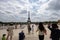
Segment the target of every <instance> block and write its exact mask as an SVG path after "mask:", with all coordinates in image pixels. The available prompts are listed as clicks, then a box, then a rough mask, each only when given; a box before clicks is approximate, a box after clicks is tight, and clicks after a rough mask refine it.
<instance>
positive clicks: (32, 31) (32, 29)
mask: <svg viewBox="0 0 60 40" xmlns="http://www.w3.org/2000/svg"><path fill="white" fill-rule="evenodd" d="M31 30H32V34H33V33H34V25H32V28H31Z"/></svg>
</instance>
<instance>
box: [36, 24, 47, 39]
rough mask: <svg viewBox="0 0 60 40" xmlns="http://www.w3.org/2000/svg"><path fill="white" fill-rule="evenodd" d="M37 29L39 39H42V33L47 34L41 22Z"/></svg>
mask: <svg viewBox="0 0 60 40" xmlns="http://www.w3.org/2000/svg"><path fill="white" fill-rule="evenodd" d="M37 31H38V33H39V34H38V37H39V40H44V34H45V35H47V31H46V29H45V28H44V26H43V23H39V26H38V29H37ZM37 31H36V32H37Z"/></svg>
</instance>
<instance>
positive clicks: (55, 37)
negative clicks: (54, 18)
mask: <svg viewBox="0 0 60 40" xmlns="http://www.w3.org/2000/svg"><path fill="white" fill-rule="evenodd" d="M48 29H49V30H51V35H50V38H51V39H52V40H60V39H59V38H60V30H59V29H58V25H57V24H52V25H51V24H49V25H48Z"/></svg>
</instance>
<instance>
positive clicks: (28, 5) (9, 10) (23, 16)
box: [0, 0, 60, 22]
mask: <svg viewBox="0 0 60 40" xmlns="http://www.w3.org/2000/svg"><path fill="white" fill-rule="evenodd" d="M28 11H29V12H30V17H31V21H33V22H41V21H56V20H59V19H60V0H0V21H3V22H26V21H27V19H28Z"/></svg>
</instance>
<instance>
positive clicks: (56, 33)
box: [2, 22, 60, 40]
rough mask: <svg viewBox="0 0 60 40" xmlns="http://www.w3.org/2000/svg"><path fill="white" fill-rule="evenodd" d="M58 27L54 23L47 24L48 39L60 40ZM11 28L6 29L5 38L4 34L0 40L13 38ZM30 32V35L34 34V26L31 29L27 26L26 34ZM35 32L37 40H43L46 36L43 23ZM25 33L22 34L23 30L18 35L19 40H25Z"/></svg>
mask: <svg viewBox="0 0 60 40" xmlns="http://www.w3.org/2000/svg"><path fill="white" fill-rule="evenodd" d="M58 28H59V27H58V25H57V24H55V23H49V24H48V29H49V30H50V31H51V34H50V38H51V39H52V40H60V29H58ZM13 29H14V28H13V27H8V29H7V34H8V35H7V37H6V34H3V35H2V40H12V38H13ZM30 31H32V34H34V25H32V27H30V26H29V25H28V34H30ZM36 32H38V38H39V40H44V36H45V35H47V34H48V33H47V30H46V29H45V27H44V25H43V23H41V22H40V23H39V26H38V28H37V30H36ZM25 36H26V35H25V33H24V32H23V30H22V31H21V32H20V33H19V40H25Z"/></svg>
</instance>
